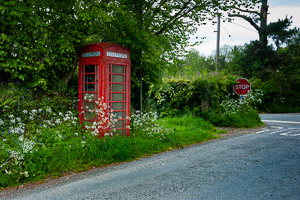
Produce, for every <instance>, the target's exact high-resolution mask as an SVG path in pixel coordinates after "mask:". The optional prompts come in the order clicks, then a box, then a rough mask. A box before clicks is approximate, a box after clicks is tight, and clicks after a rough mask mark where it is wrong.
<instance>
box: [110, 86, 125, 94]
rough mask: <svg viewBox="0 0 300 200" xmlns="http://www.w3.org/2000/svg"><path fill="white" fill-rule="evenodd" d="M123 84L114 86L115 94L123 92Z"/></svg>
mask: <svg viewBox="0 0 300 200" xmlns="http://www.w3.org/2000/svg"><path fill="white" fill-rule="evenodd" d="M123 88H124V87H123V84H112V91H113V92H123Z"/></svg>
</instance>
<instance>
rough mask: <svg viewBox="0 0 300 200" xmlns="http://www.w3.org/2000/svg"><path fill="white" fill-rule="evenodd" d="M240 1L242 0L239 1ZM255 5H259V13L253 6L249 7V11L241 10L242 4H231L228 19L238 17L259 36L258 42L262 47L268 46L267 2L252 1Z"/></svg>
mask: <svg viewBox="0 0 300 200" xmlns="http://www.w3.org/2000/svg"><path fill="white" fill-rule="evenodd" d="M241 1H242V0H241ZM253 2H254V3H255V4H257V3H261V5H260V11H257V8H255V7H254V6H252V5H251V6H249V8H250V9H247V8H243V4H232V5H231V7H232V9H233V10H231V11H230V12H229V14H228V16H229V17H239V18H242V19H244V20H246V21H247V22H249V23H250V24H251V26H253V27H254V28H255V29H256V30H257V32H258V35H259V42H260V44H261V45H262V46H266V45H267V44H268V37H267V36H268V34H267V17H268V9H269V5H268V0H254V1H253Z"/></svg>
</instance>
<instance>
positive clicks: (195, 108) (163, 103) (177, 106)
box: [151, 72, 237, 116]
mask: <svg viewBox="0 0 300 200" xmlns="http://www.w3.org/2000/svg"><path fill="white" fill-rule="evenodd" d="M236 79H237V78H236V77H234V76H230V75H227V74H224V73H220V72H211V73H209V74H204V75H200V76H199V77H198V78H196V79H195V80H193V81H190V80H176V79H170V80H164V84H162V85H160V87H153V88H152V90H151V91H152V93H151V95H152V97H153V98H154V99H155V100H156V101H157V104H156V107H157V109H158V111H159V113H160V115H161V116H175V115H183V114H185V113H187V112H188V113H194V114H197V113H198V112H203V111H207V110H208V109H209V108H211V109H218V108H219V105H220V103H221V101H222V99H224V98H225V96H226V95H228V94H229V93H232V85H233V83H234V82H235V81H236Z"/></svg>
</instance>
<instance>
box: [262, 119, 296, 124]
mask: <svg viewBox="0 0 300 200" xmlns="http://www.w3.org/2000/svg"><path fill="white" fill-rule="evenodd" d="M261 121H263V122H275V123H284V124H300V122H292V121H279V120H261Z"/></svg>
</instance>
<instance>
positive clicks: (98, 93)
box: [78, 42, 131, 136]
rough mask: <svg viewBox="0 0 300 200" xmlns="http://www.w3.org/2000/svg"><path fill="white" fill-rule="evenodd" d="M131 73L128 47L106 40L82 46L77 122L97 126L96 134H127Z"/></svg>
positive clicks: (95, 127) (128, 132)
mask: <svg viewBox="0 0 300 200" xmlns="http://www.w3.org/2000/svg"><path fill="white" fill-rule="evenodd" d="M130 74H131V69H130V51H129V50H128V49H127V48H125V47H123V46H120V45H116V44H111V43H105V42H103V43H97V44H90V45H87V46H85V47H83V48H82V49H81V52H80V55H79V73H78V76H79V77H78V90H79V91H78V98H79V106H78V107H79V118H80V123H81V124H82V123H83V124H84V126H85V127H86V128H90V129H96V132H97V133H98V134H99V136H104V135H105V134H107V133H121V134H126V135H127V136H129V134H130V118H129V116H130V76H131V75H130ZM91 127H93V128H91Z"/></svg>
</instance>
